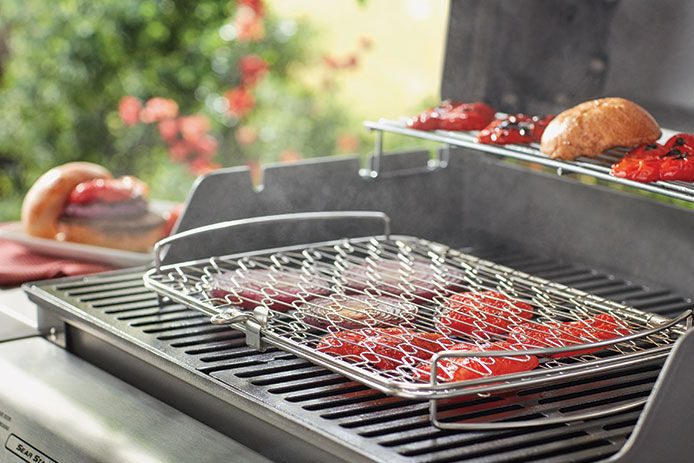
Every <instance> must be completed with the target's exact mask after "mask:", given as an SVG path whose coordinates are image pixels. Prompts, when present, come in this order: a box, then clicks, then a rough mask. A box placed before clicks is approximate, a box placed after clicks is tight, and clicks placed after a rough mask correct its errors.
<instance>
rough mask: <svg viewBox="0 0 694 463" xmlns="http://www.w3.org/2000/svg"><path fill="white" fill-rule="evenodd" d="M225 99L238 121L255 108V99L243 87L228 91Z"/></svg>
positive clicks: (225, 93) (230, 111)
mask: <svg viewBox="0 0 694 463" xmlns="http://www.w3.org/2000/svg"><path fill="white" fill-rule="evenodd" d="M224 97H225V98H226V99H227V101H228V102H229V113H230V114H232V115H233V116H235V117H236V118H238V119H241V118H242V117H244V116H245V115H246V114H248V113H249V112H250V111H251V109H253V107H254V106H255V98H253V95H252V94H251V92H249V91H248V89H247V88H246V87H244V86H243V85H240V86H238V87H235V88H232V89H231V90H227V91H226V92H224Z"/></svg>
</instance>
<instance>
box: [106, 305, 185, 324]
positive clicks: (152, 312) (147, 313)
mask: <svg viewBox="0 0 694 463" xmlns="http://www.w3.org/2000/svg"><path fill="white" fill-rule="evenodd" d="M133 312H135V311H130V312H129V313H128V314H127V315H121V316H118V317H116V319H117V320H120V321H128V322H132V320H142V321H146V322H152V323H156V322H161V321H164V320H166V319H167V318H166V317H167V316H170V315H174V314H188V315H192V314H195V312H193V311H192V310H190V309H187V308H185V307H182V306H170V307H162V308H161V309H159V308H148V309H142V310H138V311H136V312H135V313H133ZM130 326H138V325H136V324H134V323H131V324H130ZM140 326H141V325H140Z"/></svg>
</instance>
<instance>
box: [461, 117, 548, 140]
mask: <svg viewBox="0 0 694 463" xmlns="http://www.w3.org/2000/svg"><path fill="white" fill-rule="evenodd" d="M553 118H554V116H551V115H550V116H544V117H539V116H528V115H526V114H520V113H519V114H512V115H509V116H508V117H506V119H497V120H495V121H493V122H492V123H491V124H489V125H488V126H487V127H485V128H484V129H482V131H481V132H480V133H479V135H477V138H476V139H475V141H476V142H477V143H484V144H488V145H489V144H492V145H509V144H528V143H533V142H535V143H537V142H539V141H540V138H542V133H543V132H544V131H545V128H546V127H547V124H549V121H551V120H552V119H553Z"/></svg>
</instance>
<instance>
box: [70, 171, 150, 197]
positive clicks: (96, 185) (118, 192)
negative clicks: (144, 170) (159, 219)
mask: <svg viewBox="0 0 694 463" xmlns="http://www.w3.org/2000/svg"><path fill="white" fill-rule="evenodd" d="M146 195H147V185H146V184H144V183H143V182H142V181H140V180H138V179H136V178H135V177H131V176H129V175H126V176H124V177H121V178H117V179H105V178H98V179H94V180H89V181H87V182H82V183H80V184H79V185H77V186H76V187H75V188H74V189H73V190H72V192H71V193H70V198H69V202H71V203H74V204H86V203H90V202H93V201H101V202H105V203H117V202H121V201H127V200H129V199H133V198H136V197H138V196H146Z"/></svg>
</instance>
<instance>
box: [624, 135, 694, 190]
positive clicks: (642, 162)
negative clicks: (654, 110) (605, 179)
mask: <svg viewBox="0 0 694 463" xmlns="http://www.w3.org/2000/svg"><path fill="white" fill-rule="evenodd" d="M612 175H614V176H615V177H620V178H626V179H629V180H634V181H637V182H655V181H657V180H684V181H687V182H691V181H694V135H688V134H677V135H673V136H672V137H670V139H669V140H668V141H667V142H666V143H665V145H659V144H657V143H651V144H647V145H641V146H639V147H637V148H635V149H633V150H632V151H630V152H629V153H628V154H627V155H626V156H624V157H623V158H622V160H620V161H619V162H617V163H615V164H613V165H612Z"/></svg>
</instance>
